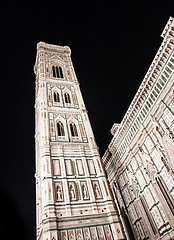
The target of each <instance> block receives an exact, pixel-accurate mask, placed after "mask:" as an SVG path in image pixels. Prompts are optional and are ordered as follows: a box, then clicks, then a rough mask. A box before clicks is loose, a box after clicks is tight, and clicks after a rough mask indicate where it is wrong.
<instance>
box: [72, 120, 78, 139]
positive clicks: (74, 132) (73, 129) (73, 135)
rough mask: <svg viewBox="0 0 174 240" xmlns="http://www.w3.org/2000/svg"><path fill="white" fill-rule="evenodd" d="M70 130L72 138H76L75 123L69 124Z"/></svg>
mask: <svg viewBox="0 0 174 240" xmlns="http://www.w3.org/2000/svg"><path fill="white" fill-rule="evenodd" d="M70 130H71V135H72V137H78V132H77V127H76V125H75V123H70Z"/></svg>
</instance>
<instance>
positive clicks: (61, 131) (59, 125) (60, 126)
mask: <svg viewBox="0 0 174 240" xmlns="http://www.w3.org/2000/svg"><path fill="white" fill-rule="evenodd" d="M57 132H58V136H65V131H64V127H63V123H62V122H58V123H57Z"/></svg>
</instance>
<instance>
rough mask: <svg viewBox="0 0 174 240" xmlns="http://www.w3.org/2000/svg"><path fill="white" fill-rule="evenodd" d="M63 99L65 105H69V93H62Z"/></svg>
mask: <svg viewBox="0 0 174 240" xmlns="http://www.w3.org/2000/svg"><path fill="white" fill-rule="evenodd" d="M64 97H65V103H71V98H70V95H69V93H67V92H66V93H64Z"/></svg>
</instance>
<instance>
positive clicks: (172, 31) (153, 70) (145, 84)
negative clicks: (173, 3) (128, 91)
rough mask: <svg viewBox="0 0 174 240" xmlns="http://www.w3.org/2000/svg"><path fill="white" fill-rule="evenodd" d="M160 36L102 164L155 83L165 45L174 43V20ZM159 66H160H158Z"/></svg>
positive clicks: (122, 135)
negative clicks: (160, 39) (154, 52)
mask: <svg viewBox="0 0 174 240" xmlns="http://www.w3.org/2000/svg"><path fill="white" fill-rule="evenodd" d="M161 36H162V37H163V38H164V40H163V42H162V43H161V46H160V47H159V50H158V51H157V54H156V55H155V57H154V59H153V61H152V63H151V65H150V67H149V69H148V71H147V73H146V75H145V77H144V79H143V81H142V83H141V85H140V87H139V88H138V91H137V93H136V94H135V96H134V98H133V100H132V102H131V104H130V106H129V108H128V110H127V111H126V113H125V115H124V117H123V119H122V121H121V123H120V127H119V131H116V133H115V134H114V136H113V138H112V140H111V142H110V144H109V146H108V148H107V150H106V152H105V153H104V155H103V157H102V159H103V163H104V164H107V163H105V162H106V160H107V162H108V159H107V156H108V154H109V155H110V153H113V151H114V149H115V148H116V147H117V145H118V144H119V142H120V141H121V139H123V137H124V135H125V133H126V132H127V130H128V128H129V127H130V125H131V123H132V122H133V120H134V116H135V115H136V110H137V109H138V107H139V105H142V104H143V102H144V97H145V95H146V92H147V90H146V89H151V88H152V85H153V82H154V81H156V79H157V77H158V75H159V71H160V70H159V69H160V66H161V64H159V63H160V62H161V61H163V60H164V61H166V59H163V58H165V54H167V53H164V51H165V49H166V45H167V44H168V43H169V42H170V41H172V42H173V41H174V18H172V17H170V18H169V20H168V22H167V24H166V26H165V28H164V30H163V32H162V34H161ZM159 65H160V66H159Z"/></svg>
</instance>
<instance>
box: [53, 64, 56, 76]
mask: <svg viewBox="0 0 174 240" xmlns="http://www.w3.org/2000/svg"><path fill="white" fill-rule="evenodd" d="M52 71H53V77H56V69H55V66H52Z"/></svg>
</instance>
